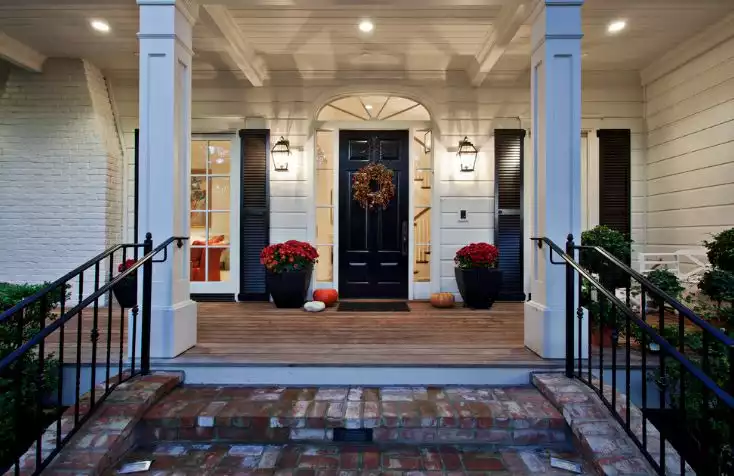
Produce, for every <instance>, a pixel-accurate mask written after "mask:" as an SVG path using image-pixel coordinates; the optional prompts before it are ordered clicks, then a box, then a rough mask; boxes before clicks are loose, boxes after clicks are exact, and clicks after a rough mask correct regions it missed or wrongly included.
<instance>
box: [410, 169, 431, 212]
mask: <svg viewBox="0 0 734 476" xmlns="http://www.w3.org/2000/svg"><path fill="white" fill-rule="evenodd" d="M432 185H433V172H432V171H430V170H416V171H415V182H414V184H413V200H414V205H415V207H430V206H431V191H432V190H431V187H432Z"/></svg>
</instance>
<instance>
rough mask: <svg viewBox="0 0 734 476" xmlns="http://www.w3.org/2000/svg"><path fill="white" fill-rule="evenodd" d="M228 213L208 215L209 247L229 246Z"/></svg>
mask: <svg viewBox="0 0 734 476" xmlns="http://www.w3.org/2000/svg"><path fill="white" fill-rule="evenodd" d="M229 242H230V238H229V212H211V213H209V237H208V242H207V244H208V245H209V246H229Z"/></svg>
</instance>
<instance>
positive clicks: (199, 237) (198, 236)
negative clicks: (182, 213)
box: [189, 212, 209, 246]
mask: <svg viewBox="0 0 734 476" xmlns="http://www.w3.org/2000/svg"><path fill="white" fill-rule="evenodd" d="M206 215H207V213H206V212H191V231H190V233H189V236H190V237H191V238H190V239H191V246H203V245H205V244H206V240H208V239H209V238H208V237H207V235H206ZM197 242H200V243H197Z"/></svg>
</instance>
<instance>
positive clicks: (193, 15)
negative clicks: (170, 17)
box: [137, 0, 199, 25]
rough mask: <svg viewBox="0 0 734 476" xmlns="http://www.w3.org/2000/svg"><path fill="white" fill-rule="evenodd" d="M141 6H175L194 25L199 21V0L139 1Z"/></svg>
mask: <svg viewBox="0 0 734 476" xmlns="http://www.w3.org/2000/svg"><path fill="white" fill-rule="evenodd" d="M137 3H138V5H139V6H144V5H152V6H174V7H176V9H177V10H178V11H180V12H181V14H183V15H184V16H185V17H186V19H187V20H188V21H189V23H191V24H192V25H193V24H194V23H196V21H197V20H198V19H199V3H198V1H197V0H137Z"/></svg>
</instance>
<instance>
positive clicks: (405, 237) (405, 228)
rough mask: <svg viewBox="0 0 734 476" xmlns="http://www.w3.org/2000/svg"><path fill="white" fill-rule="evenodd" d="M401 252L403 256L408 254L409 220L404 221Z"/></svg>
mask: <svg viewBox="0 0 734 476" xmlns="http://www.w3.org/2000/svg"><path fill="white" fill-rule="evenodd" d="M402 241H403V242H402V247H401V252H402V254H403V256H408V222H407V220H404V221H403V240H402Z"/></svg>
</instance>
